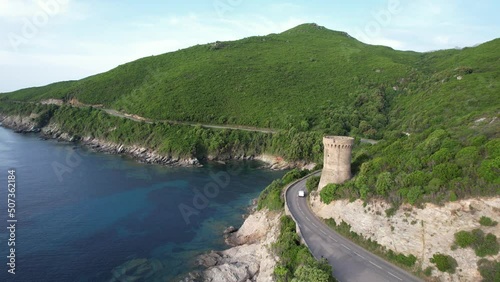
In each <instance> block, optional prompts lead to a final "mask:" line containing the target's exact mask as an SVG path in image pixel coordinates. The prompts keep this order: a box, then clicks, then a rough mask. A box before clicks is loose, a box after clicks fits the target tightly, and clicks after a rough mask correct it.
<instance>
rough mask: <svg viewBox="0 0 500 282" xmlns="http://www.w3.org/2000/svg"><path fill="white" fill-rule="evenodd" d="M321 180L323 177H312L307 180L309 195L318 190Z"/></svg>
mask: <svg viewBox="0 0 500 282" xmlns="http://www.w3.org/2000/svg"><path fill="white" fill-rule="evenodd" d="M320 179H321V176H312V177H309V179H307V181H306V188H307V191H308V192H309V193H310V192H312V191H316V190H317V189H318V185H319V181H320Z"/></svg>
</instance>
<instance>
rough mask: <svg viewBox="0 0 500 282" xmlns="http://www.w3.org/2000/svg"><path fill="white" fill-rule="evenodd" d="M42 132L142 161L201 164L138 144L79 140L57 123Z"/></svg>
mask: <svg viewBox="0 0 500 282" xmlns="http://www.w3.org/2000/svg"><path fill="white" fill-rule="evenodd" d="M42 133H43V134H44V135H45V136H47V137H49V138H54V139H61V140H65V141H70V142H73V141H79V142H80V143H81V144H83V145H84V146H87V147H89V148H91V149H93V150H95V151H97V152H104V153H109V154H124V155H128V156H130V157H132V158H135V159H137V160H138V161H139V162H142V163H149V164H161V165H169V166H200V162H199V161H198V159H196V158H185V159H183V158H179V157H172V156H165V155H162V154H160V153H158V152H156V151H154V150H152V149H148V148H145V147H142V146H138V145H124V144H117V143H113V142H109V141H106V140H100V139H98V138H92V137H84V138H82V139H79V140H77V139H76V138H75V137H74V136H70V135H69V134H67V133H64V132H61V131H60V130H59V128H58V126H57V125H56V124H53V123H51V124H49V125H48V126H46V127H44V128H43V129H42Z"/></svg>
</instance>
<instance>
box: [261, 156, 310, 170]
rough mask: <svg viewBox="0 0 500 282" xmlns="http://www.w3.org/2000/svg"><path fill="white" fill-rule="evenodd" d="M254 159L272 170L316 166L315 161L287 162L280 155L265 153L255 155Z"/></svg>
mask: <svg viewBox="0 0 500 282" xmlns="http://www.w3.org/2000/svg"><path fill="white" fill-rule="evenodd" d="M254 159H255V160H259V161H261V162H265V163H267V164H269V168H270V169H273V170H284V169H292V168H303V169H312V168H314V167H315V166H316V164H315V163H308V162H305V161H296V162H288V161H286V160H284V159H283V158H282V157H279V156H273V155H267V154H262V155H258V156H255V158H254Z"/></svg>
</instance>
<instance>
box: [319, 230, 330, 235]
mask: <svg viewBox="0 0 500 282" xmlns="http://www.w3.org/2000/svg"><path fill="white" fill-rule="evenodd" d="M319 232H321V233H323V234H324V235H328V234H327V233H326V232H325V231H323V230H320V231H319Z"/></svg>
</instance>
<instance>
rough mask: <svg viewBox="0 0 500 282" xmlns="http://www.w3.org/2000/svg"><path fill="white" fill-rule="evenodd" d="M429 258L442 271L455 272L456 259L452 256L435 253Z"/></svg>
mask: <svg viewBox="0 0 500 282" xmlns="http://www.w3.org/2000/svg"><path fill="white" fill-rule="evenodd" d="M429 260H430V262H432V263H434V264H435V265H436V267H437V269H439V271H442V272H448V273H455V269H456V268H457V261H456V260H455V259H454V258H453V257H452V256H448V255H443V254H440V253H436V254H434V255H433V256H432V258H430V259H429Z"/></svg>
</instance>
